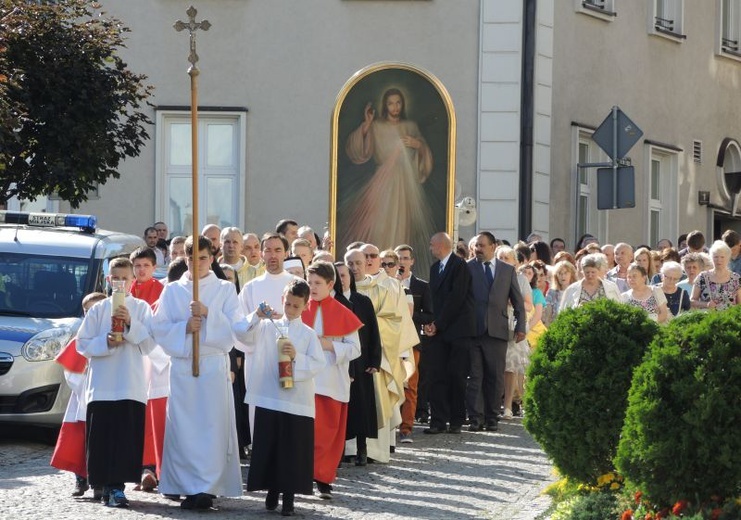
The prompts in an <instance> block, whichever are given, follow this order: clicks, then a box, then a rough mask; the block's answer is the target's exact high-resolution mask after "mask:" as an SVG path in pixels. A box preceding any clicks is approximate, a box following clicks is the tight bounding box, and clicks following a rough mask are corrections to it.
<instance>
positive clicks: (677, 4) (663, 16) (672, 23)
mask: <svg viewBox="0 0 741 520" xmlns="http://www.w3.org/2000/svg"><path fill="white" fill-rule="evenodd" d="M652 4H653V9H652V11H653V12H652V13H651V18H650V20H649V28H650V32H651V33H652V34H658V35H662V36H667V37H670V38H676V39H678V40H681V39H684V38H685V35H684V0H653V1H652Z"/></svg>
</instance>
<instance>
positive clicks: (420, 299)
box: [394, 244, 435, 443]
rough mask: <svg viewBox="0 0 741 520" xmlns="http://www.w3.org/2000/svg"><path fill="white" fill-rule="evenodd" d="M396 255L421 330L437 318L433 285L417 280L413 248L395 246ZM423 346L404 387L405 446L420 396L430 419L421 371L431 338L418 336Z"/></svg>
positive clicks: (401, 436) (401, 429)
mask: <svg viewBox="0 0 741 520" xmlns="http://www.w3.org/2000/svg"><path fill="white" fill-rule="evenodd" d="M394 252H395V253H396V255H397V256H398V257H399V270H398V276H397V278H398V279H399V281H400V282H401V285H402V287H403V288H404V292H405V293H406V294H407V298H408V297H409V296H411V297H412V299H413V301H414V309H413V311H412V321H414V328H415V329H416V330H417V332H420V331H421V330H422V327H423V326H424V325H427V324H428V323H431V322H432V320H433V319H434V318H435V317H434V315H433V314H432V293H431V292H430V284H428V283H427V282H426V281H425V280H422V279H420V278H417V277H416V276H414V274H413V273H412V267H414V249H412V246H410V245H407V244H402V245H399V246H396V248H395V249H394ZM419 340H420V343H419V344H418V345H415V346H414V349H413V353H414V365H415V366H416V370H415V371H414V374H412V376H411V377H410V378H409V380H408V381H407V384H406V387H404V404H402V405H401V426H399V440H400V442H402V443H409V442H412V429H413V427H414V418H415V415H417V410H418V408H419V406H418V405H417V403H418V402H419V400H418V398H420V397H421V399H422V401H423V403H424V418H425V420H427V416H428V412H427V394H426V392H425V390H426V389H425V388H424V385H425V384H426V383H427V381H426V380H425V379H426V375H427V374H424V373H423V372H422V370H423V369H426V367H425V366H424V364H423V362H422V357H423V354H422V352H423V350H424V348H425V347H426V346H427V343H428V340H429V338H428V337H427V336H425V335H424V334H421V335H420V337H419Z"/></svg>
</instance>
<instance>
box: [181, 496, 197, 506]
mask: <svg viewBox="0 0 741 520" xmlns="http://www.w3.org/2000/svg"><path fill="white" fill-rule="evenodd" d="M180 508H181V509H195V508H196V496H195V495H188V496H186V497H185V500H183V501H182V502H180Z"/></svg>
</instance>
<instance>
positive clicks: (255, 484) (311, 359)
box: [246, 279, 326, 516]
mask: <svg viewBox="0 0 741 520" xmlns="http://www.w3.org/2000/svg"><path fill="white" fill-rule="evenodd" d="M282 299H283V316H282V317H281V318H280V319H277V320H275V321H274V322H272V323H271V321H272V320H270V316H271V315H272V313H273V312H272V311H273V310H272V309H271V308H270V307H269V306H267V305H261V306H260V307H259V308H258V310H257V311H255V312H253V313H251V314H250V315H249V316H248V320H249V323H250V327H251V328H250V333H249V334H250V336H251V337H250V338H249V340H250V342H252V343H254V344H255V350H254V354H253V361H252V364H251V373H250V375H249V378H248V380H247V381H248V383H247V394H246V401H247V402H248V403H249V404H250V405H252V406H254V407H255V428H254V436H253V439H252V459H251V460H250V471H249V474H248V476H247V491H255V490H260V489H267V490H268V495H267V497H266V499H265V507H266V508H267V509H268V510H271V511H272V510H274V509H276V508H277V507H278V498H279V494H280V493H282V494H283V506H282V509H281V513H282V514H283V515H284V516H289V515H292V514H293V512H294V507H293V500H294V495H295V494H296V493H300V494H311V493H312V479H313V473H314V459H313V450H314V376H315V374H316V373H317V372H319V371H320V370H321V369H322V368H324V366H325V363H326V361H325V358H324V353H323V352H322V347H321V344H320V343H319V338H318V337H317V335H316V333H315V332H314V331H313V330H312V329H311V328H310V327H308V326H306V325H304V324H303V322H302V321H301V313H302V312H303V310H304V308H305V307H306V304H307V302H308V300H309V286H308V284H307V283H306V282H305V281H303V280H299V279H294V280H292V281H290V282H289V283H288V285H287V286H286V288H285V289H284V291H283V298H282ZM266 318H267V319H266ZM281 336H286V337H288V342H287V343H284V344H283V345H281V347H280V353H281V354H284V355H287V356H289V357H290V358H291V362H292V365H293V371H292V372H293V387H292V388H287V387H281V384H280V382H279V377H280V373H279V370H278V362H279V351H278V348H279V347H278V338H279V337H281ZM282 343H283V342H282Z"/></svg>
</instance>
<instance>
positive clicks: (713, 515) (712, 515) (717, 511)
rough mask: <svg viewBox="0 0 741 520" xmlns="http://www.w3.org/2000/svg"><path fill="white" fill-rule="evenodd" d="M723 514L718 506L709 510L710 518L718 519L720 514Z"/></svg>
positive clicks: (712, 519)
mask: <svg viewBox="0 0 741 520" xmlns="http://www.w3.org/2000/svg"><path fill="white" fill-rule="evenodd" d="M721 514H723V510H722V509H721V508H719V507H716V508H715V509H713V510H712V511H711V512H710V519H711V520H718V518H720V515H721Z"/></svg>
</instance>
